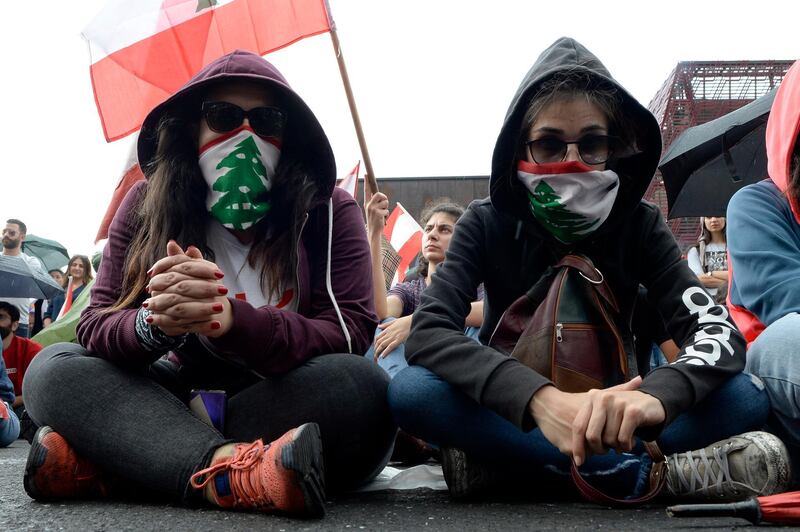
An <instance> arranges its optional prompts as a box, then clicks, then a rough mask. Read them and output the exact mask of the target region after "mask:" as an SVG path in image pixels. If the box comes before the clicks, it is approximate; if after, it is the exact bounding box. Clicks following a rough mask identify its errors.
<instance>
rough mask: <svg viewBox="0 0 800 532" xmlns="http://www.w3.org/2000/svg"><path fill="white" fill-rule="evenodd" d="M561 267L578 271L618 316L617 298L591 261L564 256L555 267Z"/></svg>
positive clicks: (585, 258)
mask: <svg viewBox="0 0 800 532" xmlns="http://www.w3.org/2000/svg"><path fill="white" fill-rule="evenodd" d="M562 266H569V267H570V268H573V269H575V270H578V273H580V274H581V275H582V276H583V278H584V279H586V280H587V281H589V283H590V284H591V285H592V287H593V288H594V289H595V290H596V291H597V293H598V294H600V296H601V297H602V298H603V299H604V300H605V301H606V303H607V304H608V305H609V306H610V307H611V309H612V310H613V311H614V312H615V313H617V314H619V305H618V304H617V298H616V297H614V293H613V292H612V291H611V288H609V286H608V284H607V283H606V280H605V277H603V274H602V273H601V272H600V270H598V269H597V268H595V266H594V264H592V261H591V260H589V258H588V257H584V256H583V255H564V256H563V257H562V258H561V260H560V261H558V264H556V267H562Z"/></svg>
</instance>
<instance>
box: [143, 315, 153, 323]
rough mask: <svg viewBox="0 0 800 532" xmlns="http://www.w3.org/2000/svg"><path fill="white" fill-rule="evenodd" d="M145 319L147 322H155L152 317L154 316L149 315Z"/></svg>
mask: <svg viewBox="0 0 800 532" xmlns="http://www.w3.org/2000/svg"><path fill="white" fill-rule="evenodd" d="M144 321H146V322H147V323H153V317H152V316H147V317H146V318H145V319H144Z"/></svg>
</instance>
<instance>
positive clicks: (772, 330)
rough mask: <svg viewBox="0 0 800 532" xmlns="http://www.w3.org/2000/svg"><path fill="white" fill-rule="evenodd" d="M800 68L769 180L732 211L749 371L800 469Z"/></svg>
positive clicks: (782, 93)
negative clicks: (760, 384) (762, 388)
mask: <svg viewBox="0 0 800 532" xmlns="http://www.w3.org/2000/svg"><path fill="white" fill-rule="evenodd" d="M798 131H800V62H796V63H795V64H794V65H793V66H792V68H790V69H789V71H788V72H787V73H786V76H785V77H784V78H783V82H782V83H781V85H780V88H779V89H778V92H777V94H776V95H775V101H774V102H773V103H772V110H771V111H770V114H769V120H768V122H767V137H766V138H767V161H768V165H767V169H768V172H769V179H765V180H763V181H761V182H760V183H757V184H754V185H749V186H746V187H744V188H742V189H741V190H739V191H738V192H737V193H736V194H735V195H734V196H733V198H732V199H731V201H730V203H729V204H728V224H729V226H730V231H729V232H728V237H729V239H728V253H729V256H730V271H731V279H730V284H729V289H728V292H729V295H728V302H729V307H730V309H731V314H732V316H733V318H734V320H735V321H736V324H737V325H738V326H739V329H740V330H741V331H742V333H743V334H744V337H745V339H746V340H747V342H748V346H749V349H748V351H747V369H746V370H747V371H749V372H751V373H753V374H754V375H758V376H759V377H760V378H761V380H763V381H764V384H765V385H766V387H767V393H768V394H769V399H770V403H771V405H772V414H771V416H770V421H769V427H770V428H771V429H773V430H775V433H776V434H778V435H779V436H781V438H783V440H784V441H785V442H786V443H787V445H788V447H789V449H790V451H791V453H792V459H793V462H794V464H795V480H797V478H798V475H797V468H800V422H798V419H800V401H798V398H800V136H798Z"/></svg>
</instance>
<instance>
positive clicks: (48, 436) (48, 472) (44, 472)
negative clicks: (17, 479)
mask: <svg viewBox="0 0 800 532" xmlns="http://www.w3.org/2000/svg"><path fill="white" fill-rule="evenodd" d="M23 484H24V486H25V492H26V493H27V494H28V495H29V496H30V497H31V498H33V499H36V500H37V501H52V500H57V499H74V498H88V497H98V496H105V495H106V494H107V489H106V485H105V483H104V482H103V481H102V479H101V478H100V473H99V471H98V469H97V468H96V467H95V466H94V465H93V464H91V463H90V462H89V461H88V460H86V459H84V458H81V457H80V456H78V455H77V454H76V453H75V450H74V449H73V448H72V447H71V446H70V444H69V443H67V440H65V439H64V438H63V437H62V436H61V435H60V434H59V433H57V432H55V431H54V430H53V429H52V428H50V427H41V428H40V429H39V430H37V431H36V435H35V436H34V437H33V442H32V443H31V449H30V451H29V452H28V462H27V463H26V464H25V477H24V478H23Z"/></svg>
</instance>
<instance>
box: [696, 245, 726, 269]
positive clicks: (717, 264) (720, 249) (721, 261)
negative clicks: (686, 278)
mask: <svg viewBox="0 0 800 532" xmlns="http://www.w3.org/2000/svg"><path fill="white" fill-rule="evenodd" d="M727 251H728V247H727V246H726V245H725V244H714V243H712V244H706V253H705V254H706V272H707V273H709V272H719V271H725V270H727V269H728V254H727ZM686 261H687V262H688V263H689V268H691V269H692V271H693V272H694V273H695V275H701V274H702V273H703V266H702V265H701V264H700V253H699V252H698V251H697V247H696V246H695V247H693V248H691V249H690V250H689V252H688V253H687V254H686Z"/></svg>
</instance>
